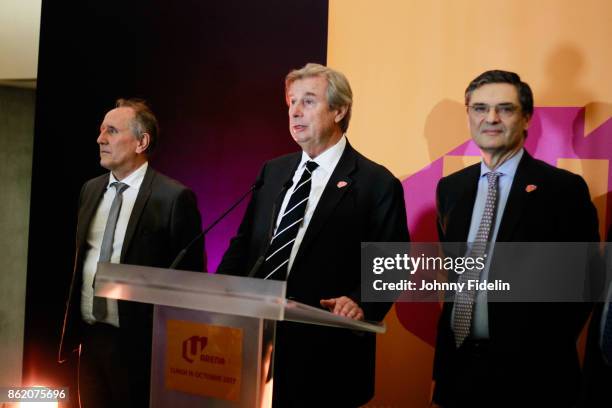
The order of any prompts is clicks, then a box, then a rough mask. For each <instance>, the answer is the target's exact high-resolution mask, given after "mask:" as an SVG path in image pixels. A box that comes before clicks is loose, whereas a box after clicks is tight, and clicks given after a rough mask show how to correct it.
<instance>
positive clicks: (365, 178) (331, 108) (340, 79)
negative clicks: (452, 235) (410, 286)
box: [218, 64, 409, 407]
mask: <svg viewBox="0 0 612 408" xmlns="http://www.w3.org/2000/svg"><path fill="white" fill-rule="evenodd" d="M285 90H286V100H287V104H288V106H289V130H290V133H291V135H292V136H293V139H294V140H295V141H296V143H297V144H298V145H299V146H300V147H301V148H302V152H299V153H294V154H290V155H287V156H282V157H279V158H276V159H274V160H271V161H269V162H267V163H265V164H264V166H263V168H262V170H261V172H260V174H259V180H261V181H263V185H262V187H261V188H260V189H259V190H257V191H256V192H255V194H254V195H253V197H252V199H251V202H250V203H249V206H248V208H247V211H246V213H245V216H244V219H243V221H242V223H241V225H240V228H239V230H238V234H237V236H236V237H235V238H233V239H232V241H231V244H230V247H229V249H228V250H227V252H226V253H225V255H224V257H223V260H222V262H221V265H220V266H219V269H218V272H219V273H229V274H237V275H246V274H249V272H250V271H251V272H252V274H254V276H257V277H261V278H263V279H286V280H287V297H288V298H292V299H295V300H297V301H299V302H302V303H306V304H308V305H312V306H316V307H324V308H327V309H329V310H330V311H332V312H333V313H335V314H338V315H341V316H346V317H350V318H353V319H367V320H376V321H380V320H382V319H383V318H384V316H385V313H386V312H387V311H388V309H389V307H390V305H389V304H388V303H378V304H375V303H371V304H367V303H362V302H361V299H360V242H366V241H408V239H409V237H408V228H407V224H406V212H405V211H406V210H405V206H404V193H403V189H402V185H401V183H400V182H399V180H397V179H396V178H395V177H394V176H393V175H392V174H391V173H390V172H389V171H388V170H387V169H385V168H384V167H382V166H381V165H379V164H376V163H374V162H372V161H370V160H368V159H367V158H365V157H364V156H362V155H361V154H359V153H358V152H357V151H356V150H355V149H353V148H352V147H351V145H350V144H349V143H348V141H347V139H346V136H345V135H344V133H345V132H346V130H347V128H348V124H349V120H350V116H351V106H352V92H351V89H350V86H349V83H348V81H347V80H346V78H345V77H344V75H342V74H341V73H339V72H337V71H334V70H332V69H330V68H327V67H324V66H322V65H318V64H307V65H306V66H304V67H303V68H301V69H299V70H295V71H292V72H291V73H289V75H288V76H287V78H286V81H285ZM258 260H259V261H258ZM253 269H254V270H253ZM375 341H376V338H375V336H374V335H371V334H364V333H356V332H352V331H350V330H345V329H337V328H327V327H314V326H310V325H305V324H299V323H290V322H282V323H279V324H278V325H277V331H276V349H275V360H274V364H275V366H274V391H273V394H274V395H273V403H274V406H275V407H297V406H304V407H313V406H337V407H355V406H359V405H362V404H364V403H366V402H367V401H368V400H369V399H370V398H371V397H372V395H373V393H374V362H375V352H376V343H375Z"/></svg>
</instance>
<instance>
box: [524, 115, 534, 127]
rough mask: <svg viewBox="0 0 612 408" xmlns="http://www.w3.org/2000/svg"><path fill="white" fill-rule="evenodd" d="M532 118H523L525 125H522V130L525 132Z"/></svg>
mask: <svg viewBox="0 0 612 408" xmlns="http://www.w3.org/2000/svg"><path fill="white" fill-rule="evenodd" d="M532 117H533V116H526V117H525V125H523V130H527V129H528V128H529V124H530V123H531V118H532Z"/></svg>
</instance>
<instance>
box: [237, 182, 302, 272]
mask: <svg viewBox="0 0 612 408" xmlns="http://www.w3.org/2000/svg"><path fill="white" fill-rule="evenodd" d="M292 185H293V180H292V179H289V180H287V181H286V182H285V184H283V188H282V189H281V191H279V192H278V195H277V196H276V199H275V200H274V204H273V205H272V217H271V219H270V227H269V228H268V245H267V246H266V249H265V251H263V255H261V256H260V257H259V258H257V261H256V262H255V265H253V267H252V268H251V271H250V272H249V274H248V275H247V277H249V278H252V277H253V276H255V274H256V273H257V271H258V270H259V268H261V265H263V263H264V261H265V260H266V252H268V248H270V244H271V243H272V236H273V234H274V225H275V224H276V218H278V217H275V215H276V209H277V207H278V200H279V199H280V197H281V195H284V194H286V193H287V190H289V189H290V188H291V186H292Z"/></svg>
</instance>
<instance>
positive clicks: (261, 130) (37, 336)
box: [24, 0, 328, 385]
mask: <svg viewBox="0 0 612 408" xmlns="http://www.w3.org/2000/svg"><path fill="white" fill-rule="evenodd" d="M327 9H328V5H327V1H315V0H301V1H297V0H293V1H285V0H266V1H247V0H242V1H240V0H225V1H201V0H183V1H179V2H172V1H162V0H154V1H151V0H149V1H145V0H135V1H126V0H123V1H117V0H105V1H83V0H80V1H76V0H73V1H52V0H43V10H42V21H41V35H40V58H39V72H38V91H37V105H36V123H35V139H34V158H33V175H32V206H31V221H30V222H31V223H30V238H29V256H28V285H27V299H26V300H27V304H26V330H25V345H24V381H26V382H30V381H34V380H36V381H38V382H46V383H48V384H52V385H66V384H68V383H69V381H71V380H72V374H71V373H72V369H73V368H74V367H73V366H71V365H70V364H69V365H62V366H60V365H57V364H56V362H55V359H56V351H57V344H58V342H59V335H60V326H61V320H62V318H63V311H64V306H65V299H66V294H67V291H68V285H69V282H70V277H71V273H72V262H73V254H74V231H75V226H76V211H77V198H78V193H79V190H80V187H81V185H82V184H83V182H85V181H86V180H87V179H89V178H91V177H94V176H97V175H99V174H101V173H103V172H104V170H103V169H102V168H100V167H99V165H98V147H97V145H96V138H97V135H98V127H99V124H100V122H101V120H102V118H103V116H104V114H105V112H106V111H107V110H109V109H110V108H112V106H113V104H114V100H115V99H117V98H119V97H129V96H138V97H143V98H145V99H147V100H148V101H149V102H150V103H151V105H152V106H153V109H154V111H155V112H156V113H157V115H158V118H159V120H160V124H161V128H162V136H161V137H162V139H161V143H160V146H159V149H158V151H157V153H156V155H155V156H154V157H153V159H152V165H153V166H155V167H156V168H157V169H158V170H161V171H162V172H164V173H166V174H168V175H170V176H171V177H174V178H176V179H178V180H180V181H181V182H183V183H184V184H186V185H188V186H190V187H191V188H193V190H194V191H195V192H196V194H197V196H198V200H199V207H200V210H201V212H202V215H203V224H204V225H207V224H208V223H209V222H211V221H212V220H213V219H214V218H215V217H216V216H217V215H218V214H220V213H221V212H222V211H223V209H224V208H226V207H228V206H229V205H230V203H231V202H232V201H233V200H234V199H235V198H236V197H238V196H239V195H240V193H241V192H242V191H245V190H246V189H247V188H248V187H249V185H250V184H251V183H252V182H253V181H254V179H255V176H256V174H257V171H258V169H259V167H260V165H261V164H262V162H263V161H264V160H266V159H269V158H272V157H274V156H277V155H279V154H282V153H286V152H290V151H295V150H297V146H296V145H295V144H294V143H293V141H292V139H291V136H290V135H289V132H288V128H287V117H286V115H287V113H286V106H285V103H284V95H283V93H284V84H283V79H284V76H285V75H286V74H287V72H288V71H289V70H290V69H292V68H297V67H300V66H302V65H304V64H305V63H306V62H320V63H325V61H326V52H327V50H326V45H327ZM243 211H244V205H243V206H242V207H240V208H238V210H237V211H236V212H235V213H234V214H233V215H232V216H230V217H228V219H227V220H225V221H223V222H222V223H221V224H219V225H218V226H217V227H216V229H215V230H214V231H213V232H211V234H210V235H209V237H208V241H207V251H208V255H209V265H208V266H209V270H214V269H215V268H216V265H217V264H218V262H219V260H220V257H221V255H222V253H223V251H224V250H225V248H226V247H227V244H228V240H229V238H230V237H231V235H232V234H233V233H235V231H236V228H237V226H238V223H239V221H240V218H241V216H242V213H243Z"/></svg>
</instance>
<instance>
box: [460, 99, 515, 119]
mask: <svg viewBox="0 0 612 408" xmlns="http://www.w3.org/2000/svg"><path fill="white" fill-rule="evenodd" d="M465 107H466V109H467V113H468V115H470V116H472V117H476V118H484V117H486V116H487V115H488V114H489V112H491V108H493V109H494V110H495V114H496V115H497V116H498V117H500V118H501V119H510V118H512V117H513V116H514V115H515V114H516V113H518V112H520V111H521V110H522V109H521V106H519V105H515V104H513V103H511V102H507V103H499V104H497V105H489V104H486V103H475V104H472V105H465ZM475 107H483V108H486V111H484V112H475V111H474V108H475ZM504 108H511V109H510V110H509V111H504V110H503V109H504Z"/></svg>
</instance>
